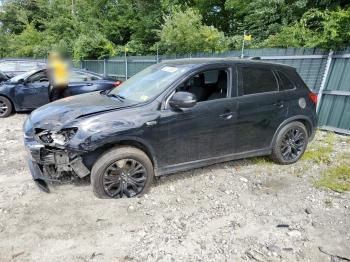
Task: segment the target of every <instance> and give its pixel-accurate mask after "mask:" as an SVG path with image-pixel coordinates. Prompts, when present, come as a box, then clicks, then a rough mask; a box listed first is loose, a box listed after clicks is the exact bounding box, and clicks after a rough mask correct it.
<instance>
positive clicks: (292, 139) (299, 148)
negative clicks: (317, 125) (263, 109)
mask: <svg viewBox="0 0 350 262" xmlns="http://www.w3.org/2000/svg"><path fill="white" fill-rule="evenodd" d="M308 141H309V137H308V133H307V130H306V127H305V126H304V124H303V123H301V122H298V121H295V122H291V123H288V124H287V125H285V126H284V127H283V128H282V129H281V130H280V131H279V132H278V134H277V137H276V140H275V142H274V145H273V148H272V154H271V158H272V159H273V160H274V161H275V162H276V163H279V164H282V165H288V164H293V163H295V162H297V161H298V160H299V159H300V158H301V157H302V155H303V154H304V152H305V150H306V147H307V144H308Z"/></svg>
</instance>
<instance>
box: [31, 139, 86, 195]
mask: <svg viewBox="0 0 350 262" xmlns="http://www.w3.org/2000/svg"><path fill="white" fill-rule="evenodd" d="M24 144H25V148H26V150H27V153H28V166H29V170H30V173H31V175H32V177H33V180H34V181H35V183H36V185H37V186H38V187H39V188H40V189H41V190H42V191H44V192H46V193H49V192H50V189H49V186H48V184H47V181H55V182H60V180H57V179H52V178H51V177H49V176H47V175H46V174H45V172H44V170H45V166H55V169H56V170H57V171H58V172H74V173H75V174H77V175H78V176H79V177H84V176H87V175H89V174H90V170H88V169H87V168H86V167H85V165H84V164H83V162H82V158H81V157H80V156H78V155H75V154H72V153H69V152H67V151H66V150H62V149H53V148H47V147H45V146H44V145H43V144H40V143H39V142H37V141H36V140H35V139H34V138H30V137H25V138H24Z"/></svg>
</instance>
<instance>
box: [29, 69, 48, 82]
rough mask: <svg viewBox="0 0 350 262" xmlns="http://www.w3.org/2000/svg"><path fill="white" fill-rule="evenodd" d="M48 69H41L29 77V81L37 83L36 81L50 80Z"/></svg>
mask: <svg viewBox="0 0 350 262" xmlns="http://www.w3.org/2000/svg"><path fill="white" fill-rule="evenodd" d="M48 81H49V79H48V78H47V75H46V71H40V72H38V73H36V74H34V75H32V76H30V77H28V79H27V82H29V83H36V82H48Z"/></svg>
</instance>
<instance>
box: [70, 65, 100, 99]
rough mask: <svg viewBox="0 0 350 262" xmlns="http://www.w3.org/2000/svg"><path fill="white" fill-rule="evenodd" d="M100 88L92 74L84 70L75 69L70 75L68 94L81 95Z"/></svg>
mask: <svg viewBox="0 0 350 262" xmlns="http://www.w3.org/2000/svg"><path fill="white" fill-rule="evenodd" d="M96 90H98V86H97V85H96V84H95V81H94V79H93V77H92V75H91V74H89V73H87V72H82V71H73V72H71V75H70V80H69V86H68V93H69V94H67V95H71V96H73V95H79V94H84V93H89V92H93V91H96Z"/></svg>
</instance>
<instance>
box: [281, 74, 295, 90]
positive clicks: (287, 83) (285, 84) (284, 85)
mask: <svg viewBox="0 0 350 262" xmlns="http://www.w3.org/2000/svg"><path fill="white" fill-rule="evenodd" d="M278 76H279V78H280V82H281V85H280V91H283V90H290V89H294V88H295V85H294V83H293V82H292V81H291V80H290V79H289V77H288V76H287V75H286V74H285V73H283V72H281V71H278Z"/></svg>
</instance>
